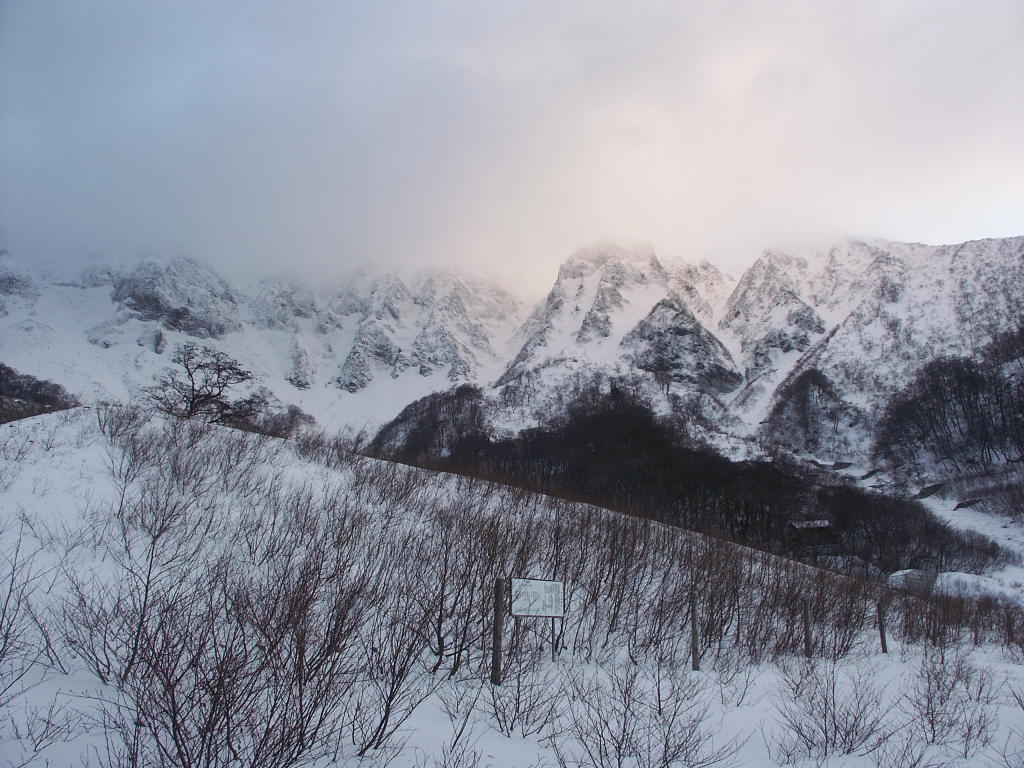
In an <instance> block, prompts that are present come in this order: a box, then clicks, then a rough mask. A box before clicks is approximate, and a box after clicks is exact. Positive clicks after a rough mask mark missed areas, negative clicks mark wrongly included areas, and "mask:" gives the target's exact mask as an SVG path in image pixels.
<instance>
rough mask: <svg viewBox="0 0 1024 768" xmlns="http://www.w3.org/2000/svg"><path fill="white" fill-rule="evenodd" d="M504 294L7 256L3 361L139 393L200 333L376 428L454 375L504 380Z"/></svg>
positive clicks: (304, 401)
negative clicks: (55, 265)
mask: <svg viewBox="0 0 1024 768" xmlns="http://www.w3.org/2000/svg"><path fill="white" fill-rule="evenodd" d="M522 312H523V311H522V309H521V304H520V302H519V301H518V300H517V299H515V298H514V297H512V296H511V295H510V294H509V293H507V292H505V291H504V290H502V289H501V288H499V287H497V286H495V285H491V284H489V283H486V282H484V281H480V280H477V279H475V278H467V277H460V276H458V275H455V274H451V273H446V272H441V271H429V272H421V273H418V274H415V275H413V276H412V278H410V279H407V280H403V279H401V278H399V277H398V276H395V275H377V276H371V275H366V274H363V275H358V276H357V277H355V278H353V279H352V280H350V281H348V282H345V283H344V284H340V285H335V286H322V287H317V288H313V287H311V286H309V285H302V284H300V283H297V282H295V281H293V280H280V279H264V280H262V281H260V282H258V283H256V284H254V285H252V286H246V287H242V288H240V287H236V286H232V285H229V284H228V282H227V281H226V280H224V279H223V278H222V277H220V276H219V275H217V274H215V273H214V272H213V271H212V270H210V269H208V268H207V267H204V266H202V265H200V264H198V263H197V262H195V261H193V260H191V259H184V258H173V259H168V260H156V261H146V262H143V263H141V264H138V265H136V266H134V267H132V268H129V269H124V270H122V269H116V268H112V267H92V268H90V269H88V270H86V271H84V272H82V273H79V274H73V275H54V274H51V273H47V272H45V271H43V270H38V269H33V268H31V267H28V266H26V265H20V264H18V263H17V262H15V261H14V260H11V259H6V260H5V261H4V262H0V328H2V330H0V361H2V362H5V363H6V364H8V365H10V366H12V367H13V368H15V369H17V370H19V371H25V372H27V373H30V374H31V375H34V376H37V377H40V378H45V379H50V380H53V381H57V382H65V384H66V386H67V387H68V389H69V390H71V391H73V392H75V393H77V394H79V395H81V396H82V397H83V398H84V399H85V400H87V401H88V400H107V399H113V400H130V399H132V398H133V397H136V396H137V395H138V393H139V392H140V390H141V388H142V387H144V386H147V385H149V384H151V383H152V380H153V377H154V376H155V375H156V374H157V373H158V372H159V371H160V370H161V369H162V368H164V367H166V366H168V365H169V357H170V352H172V351H173V349H174V345H176V344H179V343H182V342H184V341H187V340H190V339H193V340H199V341H200V342H201V343H202V344H205V345H208V346H210V347H213V348H216V349H218V350H220V351H223V352H226V353H227V354H229V355H231V356H232V357H233V358H235V359H237V360H238V361H239V362H241V363H242V365H243V366H245V367H247V368H250V369H252V371H253V372H254V373H255V374H256V375H257V376H258V378H259V380H260V384H261V385H262V386H265V387H266V388H267V389H269V390H270V392H271V393H272V394H273V395H274V396H276V397H277V398H278V399H280V400H281V401H283V402H287V403H295V404H297V405H299V406H300V407H302V408H303V409H305V410H307V411H309V412H310V413H312V414H314V415H315V416H316V418H317V419H318V420H319V421H320V422H321V423H323V424H326V425H328V426H340V425H352V426H355V427H362V426H364V425H370V426H373V425H375V424H379V423H380V422H382V421H384V420H386V419H388V418H390V417H392V416H393V415H394V414H395V413H397V412H398V411H399V410H400V409H401V408H402V406H404V405H405V404H407V403H408V402H410V401H411V400H414V399H416V398H417V397H421V396H423V395H425V394H427V393H429V392H432V391H436V390H439V389H446V388H447V387H449V386H451V385H452V384H453V383H458V382H465V381H475V380H477V379H479V378H486V377H489V376H493V375H495V374H494V371H495V370H497V369H498V368H500V366H501V365H502V363H503V362H504V359H505V357H504V345H505V344H506V343H507V341H508V339H509V337H510V336H511V335H512V332H513V331H514V330H515V328H516V327H517V326H518V325H519V324H520V323H521V321H522Z"/></svg>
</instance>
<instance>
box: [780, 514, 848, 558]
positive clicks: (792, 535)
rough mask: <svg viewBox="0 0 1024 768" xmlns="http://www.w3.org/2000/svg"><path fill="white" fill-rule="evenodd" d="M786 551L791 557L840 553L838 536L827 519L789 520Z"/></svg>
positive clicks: (823, 555)
mask: <svg viewBox="0 0 1024 768" xmlns="http://www.w3.org/2000/svg"><path fill="white" fill-rule="evenodd" d="M786 552H788V553H789V554H790V555H791V556H793V557H825V556H827V555H838V554H841V553H842V547H840V545H839V537H838V536H837V535H836V532H835V530H833V528H832V523H831V522H830V521H828V520H790V521H789V524H788V525H787V526H786Z"/></svg>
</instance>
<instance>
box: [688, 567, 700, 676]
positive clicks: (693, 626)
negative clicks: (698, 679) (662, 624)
mask: <svg viewBox="0 0 1024 768" xmlns="http://www.w3.org/2000/svg"><path fill="white" fill-rule="evenodd" d="M699 640H700V637H699V635H698V634H697V592H696V590H694V589H693V588H692V587H691V588H690V669H692V670H693V671H694V672H699V671H700V649H699V648H698V647H697V646H698V641H699Z"/></svg>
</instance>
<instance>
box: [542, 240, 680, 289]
mask: <svg viewBox="0 0 1024 768" xmlns="http://www.w3.org/2000/svg"><path fill="white" fill-rule="evenodd" d="M598 271H601V272H608V271H612V272H615V273H618V274H619V275H621V276H623V277H628V278H630V279H634V280H647V279H652V278H653V279H658V278H660V277H662V276H664V275H665V274H666V273H665V268H664V266H662V264H661V262H660V261H659V260H658V257H657V256H656V255H655V253H654V248H653V247H652V246H651V245H649V244H646V243H641V244H636V245H622V244H619V243H610V242H606V243H599V244H595V245H591V246H588V247H586V248H581V249H579V250H578V251H576V252H575V253H574V254H573V255H572V256H570V257H569V258H568V259H566V260H565V261H564V262H562V265H561V267H559V270H558V280H579V279H584V278H586V277H589V276H590V275H592V274H594V273H596V272H598Z"/></svg>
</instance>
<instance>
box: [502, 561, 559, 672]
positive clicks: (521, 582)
mask: <svg viewBox="0 0 1024 768" xmlns="http://www.w3.org/2000/svg"><path fill="white" fill-rule="evenodd" d="M511 581H512V615H513V616H516V617H520V616H532V617H535V618H550V619H551V660H552V661H554V660H555V647H556V644H557V642H558V640H557V637H556V635H555V619H561V618H563V617H564V616H565V585H564V584H563V583H562V582H560V581H547V580H545V579H512V580H511Z"/></svg>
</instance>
